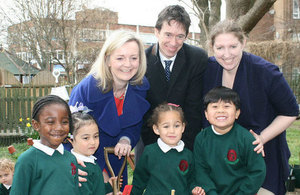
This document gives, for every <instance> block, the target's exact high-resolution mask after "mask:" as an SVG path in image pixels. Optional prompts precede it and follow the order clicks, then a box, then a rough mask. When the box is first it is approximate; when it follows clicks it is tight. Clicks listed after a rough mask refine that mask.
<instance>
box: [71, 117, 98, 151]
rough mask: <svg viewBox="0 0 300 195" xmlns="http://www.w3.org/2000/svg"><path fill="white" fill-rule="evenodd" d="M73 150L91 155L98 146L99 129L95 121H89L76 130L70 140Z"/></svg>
mask: <svg viewBox="0 0 300 195" xmlns="http://www.w3.org/2000/svg"><path fill="white" fill-rule="evenodd" d="M72 145H73V149H74V152H76V153H78V154H81V155H84V156H90V155H93V154H94V153H95V152H96V150H97V148H98V146H99V131H98V126H97V124H96V123H94V122H91V123H88V124H86V125H83V126H82V127H80V128H79V129H78V130H77V133H76V135H75V136H74V139H73V141H72Z"/></svg>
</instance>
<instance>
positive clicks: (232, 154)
mask: <svg viewBox="0 0 300 195" xmlns="http://www.w3.org/2000/svg"><path fill="white" fill-rule="evenodd" d="M226 157H227V158H226V159H225V160H226V161H227V162H228V163H229V164H236V163H238V162H239V159H238V158H237V154H236V151H235V150H234V149H229V150H228V152H227V156H226Z"/></svg>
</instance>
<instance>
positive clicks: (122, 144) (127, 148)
mask: <svg viewBox="0 0 300 195" xmlns="http://www.w3.org/2000/svg"><path fill="white" fill-rule="evenodd" d="M130 152H131V145H130V143H129V141H128V140H127V139H120V141H119V142H118V143H117V145H116V146H115V155H116V156H118V157H119V159H121V157H122V156H126V155H127V156H129V155H130Z"/></svg>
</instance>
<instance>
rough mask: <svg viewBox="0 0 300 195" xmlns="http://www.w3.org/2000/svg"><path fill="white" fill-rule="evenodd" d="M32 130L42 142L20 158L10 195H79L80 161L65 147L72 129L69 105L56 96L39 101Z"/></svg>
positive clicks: (34, 109) (35, 108)
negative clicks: (63, 143) (78, 162)
mask: <svg viewBox="0 0 300 195" xmlns="http://www.w3.org/2000/svg"><path fill="white" fill-rule="evenodd" d="M32 127H33V128H34V129H35V130H36V131H37V132H38V133H39V135H40V140H35V141H34V144H33V147H31V148H29V149H28V150H27V151H25V152H24V153H22V154H21V156H20V157H19V158H18V160H17V163H16V166H15V173H14V178H13V185H12V188H11V191H10V194H11V195H29V194H30V195H40V194H43V195H47V194H57V195H59V194H61V195H62V194H72V195H77V194H78V195H79V194H80V193H79V185H78V169H77V167H78V164H77V160H76V158H75V156H74V155H72V154H71V153H70V152H68V151H66V150H64V147H63V145H62V142H63V140H64V139H65V138H66V137H67V135H68V133H69V130H70V129H72V118H71V112H70V109H69V106H68V104H67V103H66V102H65V101H64V100H63V99H61V98H60V97H58V96H55V95H48V96H45V97H42V98H40V99H39V100H38V101H37V102H36V103H35V104H34V106H33V110H32Z"/></svg>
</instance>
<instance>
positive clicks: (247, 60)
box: [203, 52, 299, 195]
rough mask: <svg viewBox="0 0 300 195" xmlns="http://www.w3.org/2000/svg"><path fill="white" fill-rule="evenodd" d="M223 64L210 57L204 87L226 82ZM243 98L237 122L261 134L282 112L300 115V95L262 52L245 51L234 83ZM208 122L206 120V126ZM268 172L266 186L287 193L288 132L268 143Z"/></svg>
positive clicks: (289, 114) (266, 158) (207, 87)
mask: <svg viewBox="0 0 300 195" xmlns="http://www.w3.org/2000/svg"><path fill="white" fill-rule="evenodd" d="M222 73H223V68H222V66H220V65H219V64H218V62H217V61H216V59H215V57H210V58H209V61H208V65H207V69H206V73H205V76H204V90H203V93H204V94H206V93H207V92H208V91H209V90H210V89H212V88H213V87H216V86H221V85H222ZM233 90H234V91H236V92H237V93H238V94H239V96H240V99H241V115H240V117H239V119H238V120H237V122H238V123H239V124H240V125H242V126H243V127H245V128H247V129H248V130H249V129H252V130H253V131H255V132H256V133H257V134H260V132H261V131H262V130H264V129H265V128H266V127H267V126H268V125H269V124H270V123H271V122H272V121H273V120H274V118H275V117H276V116H278V115H284V116H298V114H299V113H298V112H299V108H298V104H297V101H296V98H295V96H294V94H293V92H292V90H291V89H290V87H289V85H288V83H287V82H286V80H285V79H284V77H283V75H282V73H281V72H280V71H279V68H278V67H277V66H275V65H274V64H272V63H270V62H268V61H266V60H264V59H263V58H261V57H259V56H255V55H253V54H250V53H246V52H244V53H243V56H242V59H241V62H240V65H239V67H238V70H237V73H236V77H235V80H234V84H233ZM207 126H208V122H207V121H206V122H205V124H204V127H207ZM264 150H265V153H266V157H265V162H266V166H267V175H266V179H265V182H264V184H263V187H264V188H266V189H268V190H270V191H272V192H273V193H275V194H276V195H280V194H285V186H284V180H286V179H287V176H288V174H289V166H288V159H289V157H290V151H289V148H288V145H287V141H286V134H285V132H283V133H281V134H280V135H278V136H277V137H275V138H274V139H272V140H270V141H269V142H268V143H266V144H265V145H264Z"/></svg>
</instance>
